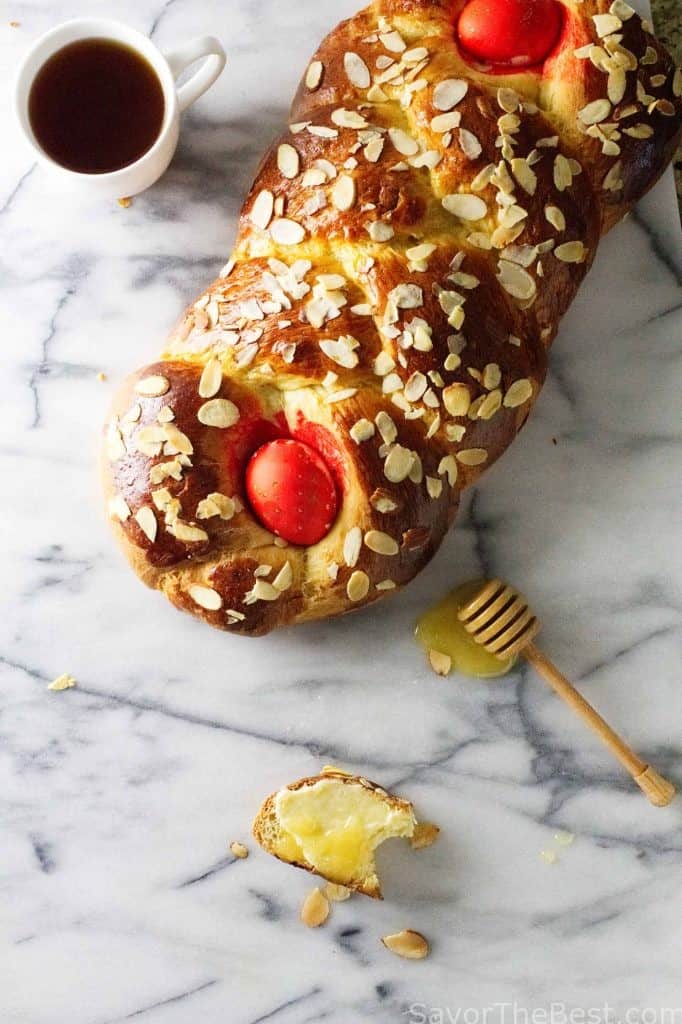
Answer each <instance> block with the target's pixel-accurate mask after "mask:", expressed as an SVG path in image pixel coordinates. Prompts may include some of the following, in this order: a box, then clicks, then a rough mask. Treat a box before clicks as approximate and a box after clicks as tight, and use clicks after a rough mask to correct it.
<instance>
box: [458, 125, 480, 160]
mask: <svg viewBox="0 0 682 1024" xmlns="http://www.w3.org/2000/svg"><path fill="white" fill-rule="evenodd" d="M459 145H460V148H461V150H462V152H463V153H464V155H465V157H466V158H467V160H476V159H477V158H478V157H479V156H480V155H481V153H482V152H483V147H482V145H481V143H480V142H479V141H478V138H477V136H476V135H474V133H473V132H470V131H469V130H468V129H467V128H460V130H459Z"/></svg>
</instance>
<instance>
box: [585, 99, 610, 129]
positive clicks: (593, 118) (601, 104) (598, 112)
mask: <svg viewBox="0 0 682 1024" xmlns="http://www.w3.org/2000/svg"><path fill="white" fill-rule="evenodd" d="M610 113H611V103H610V102H609V100H607V99H599V100H593V101H592V103H588V104H587V106H586V107H583V108H582V110H579V111H578V117H579V118H580V120H581V121H582V123H583V124H588V125H589V124H599V122H600V121H605V120H606V119H607V117H608V116H609V115H610Z"/></svg>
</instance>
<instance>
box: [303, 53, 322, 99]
mask: <svg viewBox="0 0 682 1024" xmlns="http://www.w3.org/2000/svg"><path fill="white" fill-rule="evenodd" d="M323 73H324V64H323V63H322V61H321V60H313V61H311V62H310V64H309V65H308V70H307V71H306V76H305V84H306V87H307V88H308V89H310V91H311V92H314V91H315V89H317V88H318V87H319V85H320V82H321V81H322V75H323Z"/></svg>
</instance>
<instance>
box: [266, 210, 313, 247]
mask: <svg viewBox="0 0 682 1024" xmlns="http://www.w3.org/2000/svg"><path fill="white" fill-rule="evenodd" d="M270 237H271V238H272V240H273V241H274V242H277V244H278V245H298V244H299V242H302V241H303V239H304V238H305V228H304V227H303V226H302V225H301V224H299V223H298V222H297V221H295V220H289V219H288V218H287V217H277V218H276V219H275V220H273V222H272V224H271V225H270Z"/></svg>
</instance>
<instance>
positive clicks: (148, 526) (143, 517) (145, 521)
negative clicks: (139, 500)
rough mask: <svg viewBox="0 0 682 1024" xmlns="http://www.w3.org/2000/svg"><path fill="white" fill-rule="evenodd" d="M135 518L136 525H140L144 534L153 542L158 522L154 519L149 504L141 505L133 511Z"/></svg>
mask: <svg viewBox="0 0 682 1024" xmlns="http://www.w3.org/2000/svg"><path fill="white" fill-rule="evenodd" d="M135 519H136V521H137V525H138V526H139V527H140V529H141V530H142V532H143V533H144V535H145V536H146V537H147V539H148V540H150V541H151V542H152V544H153V543H154V541H155V540H156V534H157V531H158V528H159V524H158V522H157V520H156V516H155V515H154V512H153V510H152V509H151V508H150V507H149V505H143V506H142V507H141V508H139V509H138V510H137V512H136V513H135Z"/></svg>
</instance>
